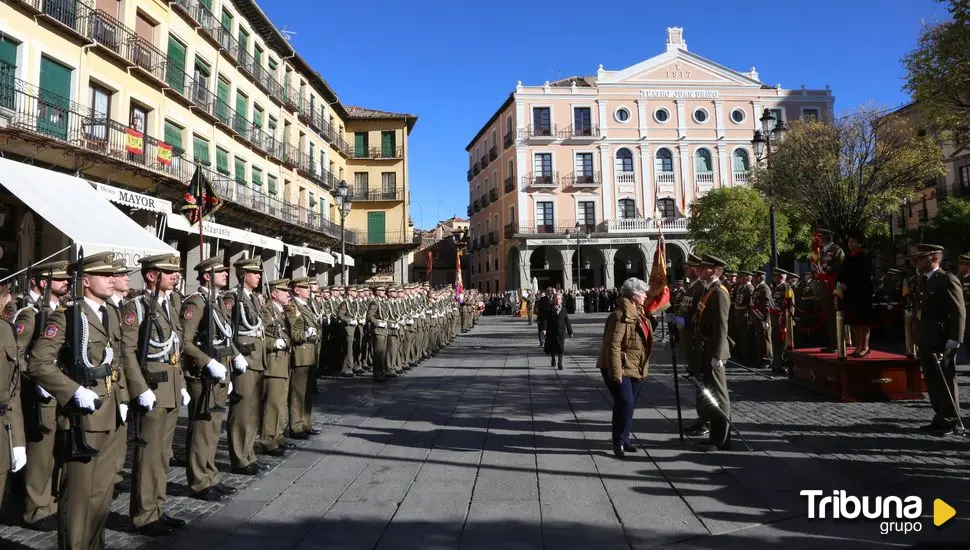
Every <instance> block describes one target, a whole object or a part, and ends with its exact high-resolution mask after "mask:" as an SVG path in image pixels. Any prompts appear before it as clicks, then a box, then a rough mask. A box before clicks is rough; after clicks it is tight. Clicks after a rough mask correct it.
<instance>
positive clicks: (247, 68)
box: [236, 45, 261, 82]
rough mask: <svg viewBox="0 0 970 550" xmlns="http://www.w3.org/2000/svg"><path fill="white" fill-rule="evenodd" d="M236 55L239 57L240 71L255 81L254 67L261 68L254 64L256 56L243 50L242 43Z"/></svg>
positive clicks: (255, 72)
mask: <svg viewBox="0 0 970 550" xmlns="http://www.w3.org/2000/svg"><path fill="white" fill-rule="evenodd" d="M236 57H237V58H238V59H239V70H240V71H242V73H243V74H245V75H247V76H249V78H250V80H252V81H253V82H255V81H256V75H257V74H258V73H257V71H256V69H257V68H261V67H259V65H257V64H256V58H255V57H253V56H252V55H251V54H250V53H249V52H247V51H246V50H244V49H243V48H242V45H240V46H239V49H238V50H237V54H236Z"/></svg>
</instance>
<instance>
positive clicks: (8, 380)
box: [0, 283, 27, 495]
mask: <svg viewBox="0 0 970 550" xmlns="http://www.w3.org/2000/svg"><path fill="white" fill-rule="evenodd" d="M12 303H13V297H12V296H11V295H10V287H9V286H8V285H7V284H5V283H3V284H0V311H5V310H7V307H8V306H10V305H12ZM0 347H2V348H3V351H4V353H3V354H0V411H2V414H0V416H2V418H3V420H2V423H3V429H2V430H0V432H2V434H3V435H0V445H2V447H0V449H4V451H8V450H9V453H8V452H0V495H4V494H6V493H5V489H6V486H7V472H8V471H9V472H19V471H20V470H21V469H22V468H23V467H24V465H26V464H27V447H26V445H27V443H26V440H25V437H24V418H23V414H22V412H23V411H22V410H21V408H20V381H21V374H20V362H19V360H18V357H17V339H16V337H15V335H14V327H13V326H12V325H11V324H10V322H9V321H7V320H6V319H4V320H0ZM4 440H6V441H4Z"/></svg>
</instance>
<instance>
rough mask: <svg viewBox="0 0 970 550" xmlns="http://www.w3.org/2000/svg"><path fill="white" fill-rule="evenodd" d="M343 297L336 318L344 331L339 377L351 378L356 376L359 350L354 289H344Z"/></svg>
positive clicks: (355, 292) (355, 293)
mask: <svg viewBox="0 0 970 550" xmlns="http://www.w3.org/2000/svg"><path fill="white" fill-rule="evenodd" d="M344 292H345V296H344V299H343V301H342V302H340V306H339V307H338V308H337V318H338V319H340V325H341V327H343V329H344V360H343V365H342V368H341V370H340V376H343V377H345V378H353V377H354V375H355V374H356V372H355V371H356V369H357V361H356V356H357V355H356V354H357V351H355V349H356V350H359V349H360V345H359V343H358V341H357V325H358V324H359V321H358V319H357V290H356V289H355V288H354V287H350V286H348V287H346V288H345V289H344Z"/></svg>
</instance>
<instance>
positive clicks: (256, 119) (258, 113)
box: [253, 104, 263, 130]
mask: <svg viewBox="0 0 970 550" xmlns="http://www.w3.org/2000/svg"><path fill="white" fill-rule="evenodd" d="M253 126H255V127H256V128H259V129H260V130H262V129H263V108H262V107H260V106H259V105H255V104H254V105H253Z"/></svg>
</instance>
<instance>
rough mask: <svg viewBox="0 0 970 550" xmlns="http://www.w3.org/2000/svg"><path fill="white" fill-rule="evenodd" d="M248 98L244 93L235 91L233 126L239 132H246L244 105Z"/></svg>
mask: <svg viewBox="0 0 970 550" xmlns="http://www.w3.org/2000/svg"><path fill="white" fill-rule="evenodd" d="M248 100H249V98H247V97H246V96H245V95H243V94H241V93H239V92H236V119H235V121H233V128H235V129H236V131H237V132H239V133H240V134H247V132H246V126H247V124H246V105H247V103H248ZM247 135H248V134H247Z"/></svg>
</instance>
